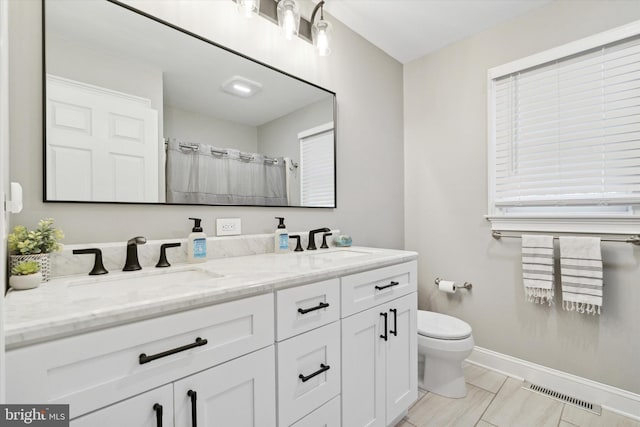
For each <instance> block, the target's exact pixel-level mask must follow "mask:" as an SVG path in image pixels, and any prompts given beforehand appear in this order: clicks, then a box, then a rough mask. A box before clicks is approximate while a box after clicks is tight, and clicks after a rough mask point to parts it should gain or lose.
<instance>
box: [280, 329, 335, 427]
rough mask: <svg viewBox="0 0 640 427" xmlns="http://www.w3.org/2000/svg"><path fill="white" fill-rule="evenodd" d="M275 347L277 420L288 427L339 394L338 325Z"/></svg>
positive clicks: (289, 340)
mask: <svg viewBox="0 0 640 427" xmlns="http://www.w3.org/2000/svg"><path fill="white" fill-rule="evenodd" d="M277 346H278V415H279V416H278V420H279V424H280V426H289V425H291V424H293V423H294V422H295V421H297V420H299V419H301V418H302V417H304V416H305V415H307V414H308V413H310V412H312V411H313V410H314V409H316V408H318V407H320V406H322V405H323V404H324V403H326V402H327V401H329V400H330V399H332V398H333V397H335V396H337V395H338V394H339V393H340V322H334V323H331V324H329V325H326V326H323V327H321V328H319V329H315V330H313V331H310V332H307V333H306V334H302V335H298V336H297V337H294V338H290V339H288V340H286V341H282V342H279V343H278V344H277ZM314 374H315V375H314ZM301 376H303V377H305V378H301ZM303 379H305V381H303Z"/></svg>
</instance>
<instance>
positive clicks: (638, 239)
mask: <svg viewBox="0 0 640 427" xmlns="http://www.w3.org/2000/svg"><path fill="white" fill-rule="evenodd" d="M532 233H533V234H539V233H538V232H535V231H534V232H532ZM567 234H591V235H593V234H596V233H567ZM611 234H613V233H611ZM596 235H597V234H596ZM607 235H609V234H607ZM491 236H492V237H493V238H494V239H501V238H503V237H508V238H515V239H519V238H521V237H522V235H518V236H514V235H509V234H503V232H502V231H498V230H493V231H492V232H491ZM553 239H554V240H558V237H556V236H554V237H553ZM602 241H603V242H616V243H633V244H634V245H638V246H640V235H638V234H634V235H631V236H628V237H627V238H621V239H602Z"/></svg>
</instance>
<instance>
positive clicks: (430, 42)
mask: <svg viewBox="0 0 640 427" xmlns="http://www.w3.org/2000/svg"><path fill="white" fill-rule="evenodd" d="M551 1H553V0H326V4H325V10H326V11H327V12H328V13H330V14H331V15H333V16H334V17H335V18H336V19H338V20H339V21H341V22H342V23H343V24H345V25H346V26H348V27H349V28H351V29H352V30H353V31H355V32H356V33H358V34H360V35H361V36H362V37H364V38H365V39H367V40H368V41H370V42H371V43H373V44H374V45H376V46H378V47H379V48H380V49H382V50H383V51H385V52H386V53H387V54H389V55H390V56H392V57H393V58H395V59H397V60H398V61H400V62H401V63H403V64H404V63H407V62H410V61H413V60H414V59H418V58H420V57H422V56H424V55H426V54H428V53H430V52H433V51H435V50H437V49H440V48H441V47H444V46H446V45H448V44H450V43H453V42H455V41H458V40H462V39H464V38H467V37H469V36H471V35H473V34H477V33H479V32H481V31H483V30H486V29H487V28H490V27H492V26H494V25H497V24H499V23H501V22H504V21H508V20H509V19H511V18H513V17H515V16H517V15H520V14H523V13H525V12H528V11H530V10H532V9H535V8H537V7H540V6H542V5H544V4H546V3H549V2H551Z"/></svg>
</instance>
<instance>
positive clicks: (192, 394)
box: [187, 390, 198, 427]
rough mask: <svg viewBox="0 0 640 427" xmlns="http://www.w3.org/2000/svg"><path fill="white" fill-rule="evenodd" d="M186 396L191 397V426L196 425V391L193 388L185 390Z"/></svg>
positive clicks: (196, 426)
mask: <svg viewBox="0 0 640 427" xmlns="http://www.w3.org/2000/svg"><path fill="white" fill-rule="evenodd" d="M187 396H189V397H190V398H191V426H192V427H198V412H197V411H198V408H197V406H196V401H197V400H198V393H196V392H195V391H193V390H189V391H188V392H187Z"/></svg>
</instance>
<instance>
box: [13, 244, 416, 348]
mask: <svg viewBox="0 0 640 427" xmlns="http://www.w3.org/2000/svg"><path fill="white" fill-rule="evenodd" d="M417 256H418V254H417V253H415V252H409V251H399V250H390V249H377V248H364V247H349V248H334V249H329V250H318V251H315V252H290V253H286V254H274V253H267V254H260V255H249V256H237V257H230V258H220V259H213V260H209V261H207V262H205V263H200V264H180V265H175V266H172V267H169V268H165V269H156V268H145V269H143V270H141V271H138V272H113V273H109V274H108V275H105V276H86V275H83V276H67V277H60V278H56V279H53V280H51V281H50V282H47V283H43V284H42V285H41V286H40V287H38V288H36V289H30V290H26V291H10V292H9V293H8V294H7V297H6V300H5V306H4V308H5V341H6V346H7V349H12V348H16V347H22V346H26V345H30V344H35V343H38V342H44V341H49V340H53V339H58V338H62V337H66V336H71V335H77V334H81V333H85V332H89V331H93V330H97V329H102V328H107V327H112V326H116V325H120V324H125V323H130V322H134V321H138V320H142V319H148V318H152V317H157V316H162V315H166V314H170V313H175V312H179V311H184V310H189V309H192V308H196V307H202V306H205V305H211V304H217V303H220V302H224V301H229V300H232V299H237V298H242V297H247V296H252V295H258V294H262V293H267V292H273V291H274V290H277V289H283V288H288V287H293V286H298V285H303V284H306V283H312V282H317V281H321V280H327V279H331V278H335V277H340V276H344V275H348V274H352V273H357V272H360V271H364V270H369V269H372V268H378V267H384V266H388V265H393V264H399V263H402V262H408V261H412V260H415V259H416V258H417ZM193 270H202V271H206V272H209V274H206V273H203V272H202V271H200V272H199V275H201V276H204V277H207V276H208V278H206V279H203V280H195V281H189V282H184V283H175V281H173V283H172V280H166V279H167V278H168V277H179V276H180V274H177V275H176V274H175V273H179V272H183V273H184V275H188V274H189V273H188V272H189V271H193ZM163 275H166V276H165V277H164V278H162V277H161V276H163ZM152 277H156V278H158V280H157V281H156V280H154V279H152ZM141 278H144V280H143V281H139V282H138V283H136V282H134V281H135V280H136V279H141ZM163 279H164V280H163ZM176 280H177V279H176ZM181 280H184V279H181Z"/></svg>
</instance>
